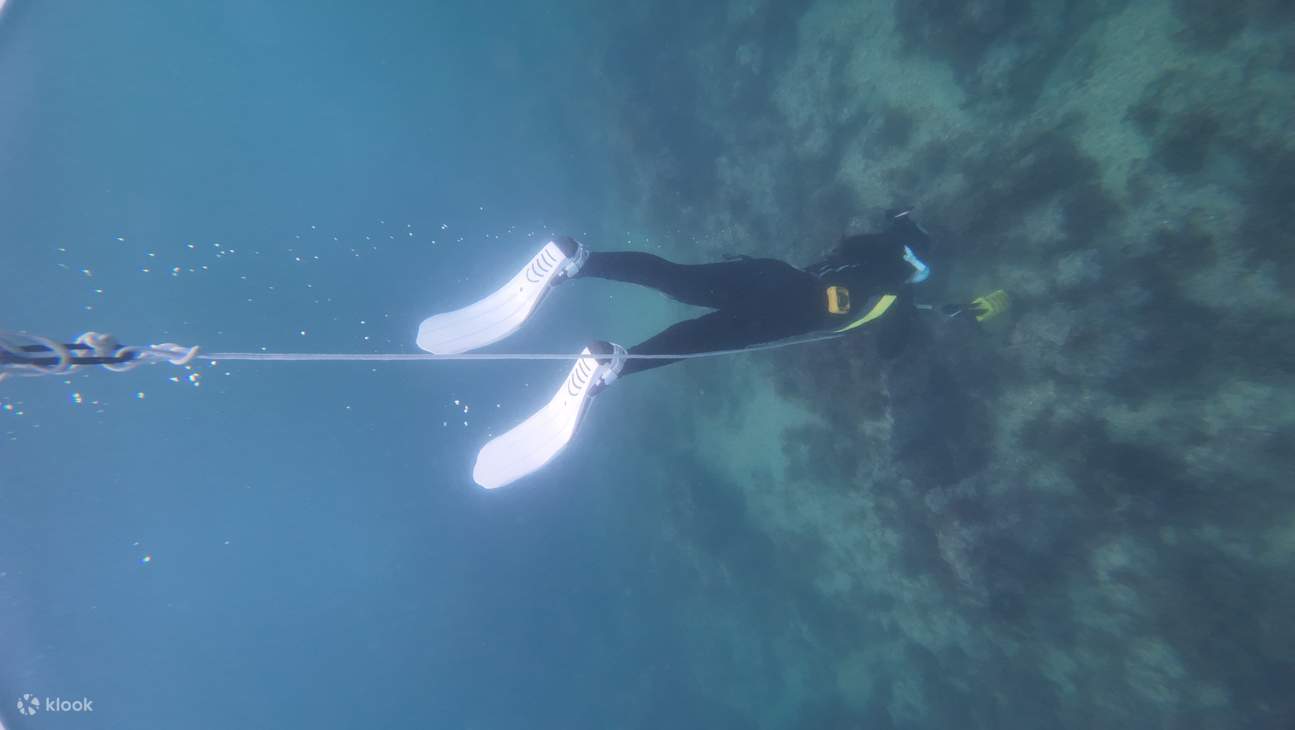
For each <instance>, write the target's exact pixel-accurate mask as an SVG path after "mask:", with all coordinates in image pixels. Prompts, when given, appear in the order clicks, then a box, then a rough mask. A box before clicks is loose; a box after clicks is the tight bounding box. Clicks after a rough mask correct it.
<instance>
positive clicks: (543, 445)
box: [472, 342, 626, 489]
mask: <svg viewBox="0 0 1295 730" xmlns="http://www.w3.org/2000/svg"><path fill="white" fill-rule="evenodd" d="M580 354H581V355H584V357H581V358H580V359H579V360H577V361H576V364H575V365H574V366H573V367H572V368H571V372H570V373H569V374H568V375H567V378H566V380H565V381H563V383H562V387H561V388H558V392H557V393H556V394H554V396H553V399H552V400H550V401H549V402H548V404H547V405H545V406H544V407H543V408H541V409H540V410H539V411H537V412H536V413H535V415H533V416H531V417H530V418H528V419H526V420H525V421H522V422H521V423H520V424H518V425H517V426H516V427H514V428H513V429H512V430H510V431H508V432H507V433H505V434H503V435H501V436H497V437H495V438H494V439H492V440H491V441H490V443H488V444H486V445H485V447H483V448H482V449H481V453H479V454H478V455H477V463H476V466H474V467H473V469H472V480H473V481H475V482H476V483H477V484H480V485H481V486H483V487H485V488H486V489H496V488H498V487H502V486H504V485H505V484H510V483H512V482H515V481H517V480H518V479H521V478H522V477H524V476H526V475H527V474H530V473H532V472H534V471H536V470H538V469H539V468H540V467H542V466H544V465H545V464H547V463H549V462H550V461H552V460H553V458H554V457H555V456H557V455H558V454H559V453H561V452H562V449H564V448H566V446H567V444H568V443H570V442H571V438H572V437H573V436H575V433H576V429H577V428H579V426H580V421H581V419H583V418H584V415H585V411H586V410H588V408H589V403H590V401H591V400H592V399H593V397H594V396H595V395H597V394H598V393H599V392H600V391H601V390H602V389H603V388H604V387H606V386H607V385H609V384H610V383H611V382H612V381H614V380H615V379H616V377H617V376H618V375H620V372H621V369H622V368H623V367H625V355H626V352H625V348H623V347H621V346H620V345H616V344H613V343H610V342H595V343H593V344H591V345H590V346H589V347H586V348H585V349H584V350H583V351H582V352H581V353H580ZM589 355H597V356H598V359H596V360H595V359H594V358H592V357H589ZM604 355H605V356H606V357H603V356H604Z"/></svg>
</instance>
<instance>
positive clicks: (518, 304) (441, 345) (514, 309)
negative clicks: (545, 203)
mask: <svg viewBox="0 0 1295 730" xmlns="http://www.w3.org/2000/svg"><path fill="white" fill-rule="evenodd" d="M564 249H565V250H564ZM568 251H569V253H568ZM587 258H589V250H588V249H587V248H585V247H584V246H581V245H580V244H579V243H578V242H576V240H575V239H573V238H562V239H558V240H555V241H549V242H548V243H546V244H545V245H544V248H541V249H540V251H539V253H537V254H535V256H534V257H532V258H531V260H530V261H529V262H528V263H527V264H526V265H525V266H523V267H522V270H521V271H519V272H517V275H516V276H514V277H513V278H512V279H511V280H509V282H508V283H507V284H504V285H503V286H502V287H500V288H499V290H498V291H496V292H495V293H494V294H491V295H490V296H488V297H486V298H485V299H482V300H481V301H479V302H477V303H475V304H470V305H468V306H466V307H464V308H463V309H457V310H455V311H453V312H446V313H444V314H437V315H434V316H431V317H428V318H427V319H425V320H423V323H422V324H421V325H419V326H418V346H419V347H420V348H422V349H423V350H426V351H427V352H430V353H434V354H437V355H456V354H458V353H461V352H467V351H469V350H475V349H477V348H479V347H485V346H486V345H489V344H492V343H495V342H498V341H500V340H502V339H504V338H505V337H507V336H508V335H511V334H512V333H514V332H516V331H517V330H518V329H520V328H521V326H522V325H523V324H525V322H526V319H527V318H528V317H530V316H531V313H532V312H534V311H535V309H536V307H538V306H539V305H540V302H541V301H543V300H544V296H545V295H546V294H548V292H549V289H551V288H552V287H553V285H555V284H557V283H558V282H560V281H562V280H564V279H568V278H571V277H572V276H575V275H576V272H578V271H579V270H580V267H581V265H583V264H584V262H585V260H586V259H587Z"/></svg>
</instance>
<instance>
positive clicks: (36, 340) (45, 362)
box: [0, 332, 844, 380]
mask: <svg viewBox="0 0 1295 730" xmlns="http://www.w3.org/2000/svg"><path fill="white" fill-rule="evenodd" d="M842 336H844V333H836V332H834V333H829V334H823V335H808V336H805V337H794V338H790V339H785V340H778V341H777V342H770V343H766V344H763V345H753V346H751V347H744V348H739V349H730V350H708V351H706V352H683V353H674V354H661V355H642V354H633V353H631V354H627V355H625V357H626V358H628V359H631V360H695V359H699V358H703V357H719V356H722V355H739V354H742V353H748V352H760V351H763V350H776V349H780V348H784V347H792V346H796V345H806V344H810V343H813V342H823V341H826V340H835V339H837V338H840V337H842ZM596 357H600V356H596V355H592V354H585V353H584V352H579V353H547V352H488V353H487V352H468V353H460V354H456V355H434V354H431V353H413V354H407V353H338V352H205V351H203V350H201V349H200V348H198V347H193V346H185V345H177V344H175V343H173V342H164V343H161V344H157V345H147V346H142V347H123V346H121V345H119V344H118V343H117V340H116V338H114V337H113V336H112V335H109V334H103V333H99V332H86V333H84V334H82V335H81V336H80V337H77V338H76V340H75V341H74V342H73V343H71V344H63V343H61V342H58V341H56V340H52V339H50V338H48V337H39V336H36V335H27V334H10V333H3V332H0V380H4V379H5V377H6V376H9V375H17V376H39V375H61V374H66V373H70V372H72V371H74V370H77V369H79V368H82V367H102V368H104V369H106V370H109V371H112V372H114V373H120V372H125V371H127V370H134V369H135V368H137V367H139V366H140V365H145V364H149V365H151V364H156V363H161V362H167V363H170V364H172V365H188V364H190V363H191V362H193V361H194V360H197V359H202V360H211V361H222V360H226V361H228V360H233V361H248V362H427V361H453V360H579V359H583V358H596ZM601 357H606V355H602V356H601Z"/></svg>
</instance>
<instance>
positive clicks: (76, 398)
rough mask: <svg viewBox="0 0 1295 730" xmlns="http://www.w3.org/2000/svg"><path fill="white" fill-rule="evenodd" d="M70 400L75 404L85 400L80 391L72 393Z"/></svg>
mask: <svg viewBox="0 0 1295 730" xmlns="http://www.w3.org/2000/svg"><path fill="white" fill-rule="evenodd" d="M72 402H73V403H75V404H77V405H81V404H82V403H84V402H85V398H83V397H82V396H81V394H80V393H73V394H72Z"/></svg>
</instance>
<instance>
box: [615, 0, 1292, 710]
mask: <svg viewBox="0 0 1295 730" xmlns="http://www.w3.org/2000/svg"><path fill="white" fill-rule="evenodd" d="M616 13H617V16H616V17H614V18H612V17H609V18H608V20H607V23H608V24H609V25H611V26H613V27H614V28H615V29H616V30H615V31H614V32H612V33H610V34H609V36H608V37H607V38H603V39H599V40H598V41H597V42H596V45H597V49H596V52H597V53H598V54H599V55H600V56H601V58H602V61H603V69H604V70H603V74H604V80H605V83H606V86H607V95H608V96H609V97H610V98H615V99H616V100H617V102H616V104H615V105H614V106H613V107H611V108H609V109H605V110H603V111H602V114H603V116H604V117H605V118H607V119H609V122H608V128H607V129H605V130H603V131H602V134H603V135H605V136H606V138H607V142H608V143H609V144H610V145H612V146H613V147H614V148H615V149H617V150H618V155H619V164H620V165H621V166H622V167H623V169H624V170H625V173H626V174H625V180H626V184H625V188H624V190H623V191H622V192H623V195H624V197H625V200H626V205H627V206H629V207H630V208H631V209H632V210H634V211H635V220H633V221H629V222H618V223H619V224H620V225H623V226H624V227H629V226H633V227H635V228H636V229H637V230H640V231H644V232H650V233H651V234H652V236H653V237H655V239H657V240H664V241H669V242H671V243H669V244H668V246H669V248H668V249H667V253H668V254H669V255H671V256H672V257H674V258H677V259H680V260H684V261H689V262H695V261H702V260H707V259H711V258H717V257H719V256H720V255H723V254H728V253H747V254H751V255H764V256H775V257H780V258H786V259H788V260H790V261H792V262H793V263H797V264H808V263H810V262H812V261H813V260H814V259H815V258H816V257H817V256H819V255H821V254H822V253H823V252H824V251H825V250H826V249H828V248H830V246H831V245H832V244H833V243H834V242H835V240H836V239H837V238H839V237H840V236H841V235H842V234H843V233H845V232H853V231H861V230H867V229H869V228H874V227H877V226H880V225H882V223H881V214H880V212H881V211H882V210H884V209H886V208H891V207H895V206H902V205H914V206H916V213H915V215H916V216H917V220H919V221H920V222H921V224H922V225H923V226H925V227H926V228H927V229H928V230H929V231H930V232H931V234H932V236H933V237H934V239H935V241H936V244H937V246H938V248H937V249H936V250H935V252H934V253H933V255H932V257H931V260H930V263H931V264H932V265H933V267H934V269H935V271H936V276H934V277H933V278H932V280H931V281H930V282H929V283H928V284H926V285H924V286H925V287H926V289H925V291H924V292H923V293H924V294H925V295H927V296H929V297H930V300H931V301H933V302H943V301H950V302H952V301H966V300H968V299H969V298H971V297H973V296H976V295H979V294H983V293H986V292H988V291H991V290H993V289H998V288H1001V289H1004V290H1006V291H1007V292H1008V293H1009V294H1010V296H1011V299H1012V308H1011V311H1010V312H1009V313H1008V314H1006V315H1004V316H1002V317H1000V318H998V319H996V320H993V321H991V322H987V323H985V324H984V325H977V324H976V323H974V322H971V321H969V320H967V319H965V318H964V319H955V320H949V321H944V320H942V319H941V318H939V317H936V316H932V317H931V318H930V319H929V321H927V322H925V323H924V325H923V326H922V327H921V328H920V330H919V331H918V332H917V333H916V334H915V335H914V336H913V337H912V338H911V341H910V342H909V343H908V345H907V347H906V348H905V349H904V351H903V352H902V353H901V354H900V355H899V356H898V357H895V358H893V359H884V358H881V357H879V355H878V353H877V352H876V351H875V346H874V344H873V342H872V340H871V339H870V338H869V337H868V336H867V335H866V334H865V335H861V336H859V337H856V338H849V339H845V340H840V341H835V342H831V343H827V344H819V345H813V346H806V347H801V348H796V349H788V350H780V351H778V352H776V353H771V354H768V355H767V356H766V355H762V356H760V357H758V358H757V357H752V358H750V359H747V360H744V361H743V362H742V363H740V364H737V365H734V366H733V370H732V371H731V372H730V373H726V374H725V376H724V377H722V378H721V377H718V376H716V375H715V374H714V373H713V372H712V371H711V370H709V369H707V368H706V367H702V366H688V367H686V368H681V369H680V371H679V372H678V373H675V377H679V378H690V379H692V380H693V381H695V383H694V385H695V386H696V387H699V388H704V389H705V391H706V392H707V393H708V394H709V395H708V398H707V399H708V401H709V405H708V406H707V407H705V408H703V407H700V406H695V408H696V412H695V413H692V414H690V415H691V416H693V418H694V419H695V420H696V422H697V423H696V425H695V426H694V427H693V428H692V430H689V429H688V428H683V429H682V430H681V435H680V437H679V438H678V439H677V440H676V441H675V442H674V443H672V444H665V445H663V446H662V448H669V449H672V450H673V452H674V453H675V454H676V456H677V457H678V458H681V459H683V458H687V459H693V460H695V461H697V462H699V463H701V464H702V465H703V466H704V467H705V468H707V469H709V470H710V472H711V473H713V475H714V478H713V480H711V481H709V482H707V483H705V484H690V485H676V486H677V488H675V489H672V490H668V491H666V492H665V496H664V497H663V498H665V499H669V500H672V503H673V507H672V509H673V510H674V514H675V519H674V520H673V521H672V525H673V527H672V528H671V530H670V532H669V534H663V536H662V548H661V550H662V551H663V554H669V555H672V556H674V557H673V559H674V560H676V561H684V562H685V563H686V564H688V565H690V567H689V568H688V570H689V571H690V572H691V579H692V580H695V581H696V583H697V585H698V586H699V590H701V589H704V591H705V595H704V596H699V598H698V600H697V602H696V603H695V604H690V605H687V606H681V607H680V610H679V618H678V621H679V622H680V625H681V626H682V627H685V628H684V629H683V630H686V631H688V632H690V633H692V634H694V635H696V636H704V637H706V640H705V642H702V643H701V644H699V645H698V648H697V650H696V655H695V656H693V657H691V666H693V667H694V669H693V670H692V671H693V675H692V676H691V677H690V678H689V679H690V681H691V689H690V692H692V693H693V694H695V695H696V696H698V697H699V698H700V699H699V700H698V702H699V707H702V706H703V705H704V707H705V708H707V709H706V710H705V711H704V713H703V714H705V713H709V714H708V715H707V717H711V718H713V719H714V718H718V719H714V725H712V726H715V725H725V724H731V725H733V726H760V727H770V728H773V727H806V728H809V727H813V728H837V727H842V728H844V727H867V728H936V727H940V728H944V727H974V728H1008V727H1022V728H1027V727H1028V728H1036V727H1065V728H1089V727H1144V728H1180V727H1196V728H1287V727H1292V726H1295V692H1291V690H1290V688H1291V687H1292V686H1295V623H1292V622H1291V621H1290V617H1291V613H1292V610H1293V609H1295V478H1293V477H1295V468H1292V465H1293V463H1295V460H1293V458H1292V455H1291V453H1290V450H1291V445H1292V444H1295V387H1292V386H1295V378H1293V377H1292V370H1295V340H1292V338H1291V336H1290V335H1291V332H1293V331H1295V305H1293V304H1292V302H1291V297H1290V291H1291V288H1292V285H1293V284H1295V250H1293V249H1292V241H1291V233H1290V231H1291V230H1292V224H1293V223H1295V220H1292V219H1293V218H1295V207H1292V205H1291V201H1292V199H1295V137H1293V136H1292V135H1291V133H1290V129H1291V126H1292V123H1295V50H1292V49H1295V5H1292V4H1291V3H1289V2H1282V1H1280V0H1238V1H1234V2H1223V1H1221V0H1149V1H1147V2H1131V1H1129V0H1096V1H1087V2H1084V1H1080V0H1039V1H1038V2H1024V1H1023V0H972V1H971V2H952V1H950V0H895V1H894V2H847V1H846V0H789V1H782V2H778V1H774V0H727V1H726V2H717V3H702V4H698V3H686V2H682V0H668V1H666V2H656V3H650V4H646V5H644V6H641V7H640V6H634V7H629V8H618V9H617V10H616ZM752 393H763V394H765V395H763V396H760V397H753V396H752V395H751V394H752ZM717 401H718V403H717ZM717 441H724V442H725V443H716V442H717ZM698 444H706V445H707V448H705V449H703V448H701V447H700V446H698ZM771 453H772V456H771V455H770V454H771ZM752 695H759V696H762V697H764V698H765V703H766V704H764V705H763V706H760V707H753V706H752V705H751V703H750V702H749V701H747V700H744V699H743V698H746V697H750V696H752ZM699 712H702V711H701V710H699Z"/></svg>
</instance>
